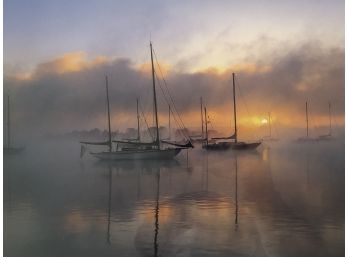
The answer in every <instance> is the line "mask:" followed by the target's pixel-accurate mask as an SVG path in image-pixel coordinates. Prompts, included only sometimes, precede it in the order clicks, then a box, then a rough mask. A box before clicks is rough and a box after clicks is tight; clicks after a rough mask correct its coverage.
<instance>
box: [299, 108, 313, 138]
mask: <svg viewBox="0 0 348 257" xmlns="http://www.w3.org/2000/svg"><path fill="white" fill-rule="evenodd" d="M306 125H307V127H306V136H305V137H299V138H298V139H297V140H296V142H297V143H306V142H314V141H315V138H311V137H309V133H308V103H307V102H306Z"/></svg>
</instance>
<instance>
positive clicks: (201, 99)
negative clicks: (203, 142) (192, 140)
mask: <svg viewBox="0 0 348 257" xmlns="http://www.w3.org/2000/svg"><path fill="white" fill-rule="evenodd" d="M201 127H202V139H203V135H204V132H203V100H202V97H201Z"/></svg>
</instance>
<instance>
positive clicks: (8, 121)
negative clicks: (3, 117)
mask: <svg viewBox="0 0 348 257" xmlns="http://www.w3.org/2000/svg"><path fill="white" fill-rule="evenodd" d="M10 146H11V132H10V95H7V148H10Z"/></svg>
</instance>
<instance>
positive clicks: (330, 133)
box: [316, 102, 333, 141]
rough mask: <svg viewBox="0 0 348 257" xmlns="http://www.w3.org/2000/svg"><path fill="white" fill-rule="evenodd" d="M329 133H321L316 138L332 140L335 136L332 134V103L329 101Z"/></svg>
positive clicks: (318, 139)
mask: <svg viewBox="0 0 348 257" xmlns="http://www.w3.org/2000/svg"><path fill="white" fill-rule="evenodd" d="M329 124H330V127H329V133H328V134H325V135H320V136H318V137H317V138H316V140H317V141H328V140H332V139H333V136H332V129H331V103H330V102H329Z"/></svg>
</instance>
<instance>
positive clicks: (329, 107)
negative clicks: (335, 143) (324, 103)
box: [329, 102, 331, 136]
mask: <svg viewBox="0 0 348 257" xmlns="http://www.w3.org/2000/svg"><path fill="white" fill-rule="evenodd" d="M329 119H330V133H329V135H330V136H331V103H330V102H329Z"/></svg>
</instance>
